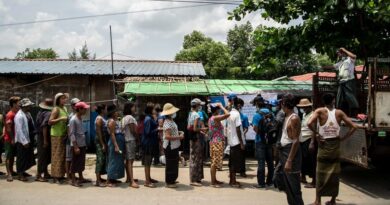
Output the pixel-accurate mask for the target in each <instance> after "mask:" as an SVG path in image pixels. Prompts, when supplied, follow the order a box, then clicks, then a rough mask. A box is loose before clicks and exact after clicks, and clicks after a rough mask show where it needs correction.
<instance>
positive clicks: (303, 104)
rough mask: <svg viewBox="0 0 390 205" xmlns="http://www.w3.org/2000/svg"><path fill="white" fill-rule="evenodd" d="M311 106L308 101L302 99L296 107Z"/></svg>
mask: <svg viewBox="0 0 390 205" xmlns="http://www.w3.org/2000/svg"><path fill="white" fill-rule="evenodd" d="M312 105H313V104H312V103H311V102H310V100H309V99H307V98H303V99H301V100H300V101H299V104H298V105H297V107H311V106H312Z"/></svg>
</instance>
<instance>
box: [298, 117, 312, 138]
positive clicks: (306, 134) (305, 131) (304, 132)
mask: <svg viewBox="0 0 390 205" xmlns="http://www.w3.org/2000/svg"><path fill="white" fill-rule="evenodd" d="M312 115H313V112H310V113H309V114H306V113H304V114H303V117H302V128H301V135H300V136H299V141H300V142H306V140H309V139H311V137H312V135H313V131H311V129H310V128H309V126H308V125H307V123H308V122H309V120H310V118H311V116H312Z"/></svg>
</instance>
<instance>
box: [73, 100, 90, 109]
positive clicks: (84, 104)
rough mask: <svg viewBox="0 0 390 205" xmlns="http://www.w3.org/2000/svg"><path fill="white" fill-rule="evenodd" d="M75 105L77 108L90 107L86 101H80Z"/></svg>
mask: <svg viewBox="0 0 390 205" xmlns="http://www.w3.org/2000/svg"><path fill="white" fill-rule="evenodd" d="M75 107H76V108H79V109H80V108H82V109H88V108H89V105H88V104H87V103H85V102H81V101H80V102H78V103H76V105H75Z"/></svg>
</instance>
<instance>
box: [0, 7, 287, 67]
mask: <svg viewBox="0 0 390 205" xmlns="http://www.w3.org/2000/svg"><path fill="white" fill-rule="evenodd" d="M3 2H4V1H3V0H0V22H1V23H8V22H20V21H25V20H26V19H29V16H28V15H31V14H33V15H34V16H33V18H31V17H30V19H31V20H34V19H35V20H42V19H51V18H61V17H65V16H66V17H69V16H84V15H91V14H104V13H113V12H123V11H142V10H153V9H161V8H167V7H178V6H189V5H192V4H188V3H187V4H185V3H172V2H155V1H147V0H110V1H107V0H74V1H73V2H74V3H63V4H61V11H72V13H55V12H54V11H56V9H58V8H55V7H54V6H56V4H53V3H49V2H51V0H42V2H40V3H41V4H42V6H39V7H38V6H37V7H30V6H24V7H18V4H28V3H31V0H17V3H14V4H9V5H8V4H7V5H6V4H5V3H3ZM196 5H197V6H198V7H194V8H186V9H184V8H183V9H174V10H165V11H154V12H152V11H151V12H142V13H135V14H128V15H120V16H111V17H101V18H90V19H85V20H75V21H62V22H48V23H42V24H30V25H24V26H18V27H3V28H1V27H0V39H2V40H1V41H0V48H7V49H0V57H3V56H6V57H11V58H12V57H14V56H15V55H16V53H17V52H18V51H21V50H24V49H25V48H27V47H29V48H53V49H54V50H56V51H57V52H58V53H59V54H60V57H61V58H67V57H68V56H67V53H68V52H70V51H72V50H73V48H76V49H80V48H81V46H82V45H83V44H84V42H85V41H86V42H87V44H88V48H89V50H90V51H91V53H95V52H96V54H97V57H103V56H105V55H107V54H109V53H110V41H109V30H108V27H109V25H111V26H112V29H113V44H114V52H117V53H121V54H125V55H129V56H136V57H138V58H142V59H167V60H172V59H173V58H174V56H175V54H176V52H178V51H179V50H180V49H181V45H182V41H183V37H184V35H185V34H188V33H191V32H192V31H193V30H199V31H201V32H203V33H205V34H206V35H207V36H210V37H212V38H214V39H215V40H218V41H226V34H227V31H228V30H229V29H231V28H233V27H234V25H235V24H243V23H246V21H247V20H250V21H251V22H252V24H253V25H254V26H257V25H259V24H262V25H269V26H281V25H280V24H277V23H276V22H273V21H266V20H264V19H263V18H261V16H260V14H259V13H257V14H256V13H254V14H249V15H248V16H247V17H246V18H244V19H243V20H242V21H240V22H236V21H230V20H228V19H227V17H228V15H227V12H228V11H231V10H232V9H233V8H234V7H233V6H226V5H225V6H223V5H213V6H200V5H199V4H196ZM62 7H63V8H62ZM23 9H28V12H26V11H23ZM34 9H39V10H37V11H34ZM21 12H23V14H25V13H28V14H25V15H23V16H21V15H19V14H20V13H21ZM118 58H119V56H118Z"/></svg>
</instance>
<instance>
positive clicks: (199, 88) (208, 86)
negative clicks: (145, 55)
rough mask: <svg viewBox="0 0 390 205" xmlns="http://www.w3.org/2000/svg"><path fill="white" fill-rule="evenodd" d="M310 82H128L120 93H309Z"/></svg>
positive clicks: (162, 94) (168, 94)
mask: <svg viewBox="0 0 390 205" xmlns="http://www.w3.org/2000/svg"><path fill="white" fill-rule="evenodd" d="M311 90H312V84H311V83H310V82H309V83H308V82H297V81H266V80H201V81H195V82H128V83H126V84H125V88H124V91H123V93H122V94H127V95H138V96H148V95H160V96H182V95H187V96H191V95H224V94H228V93H231V92H234V93H237V94H256V93H261V92H272V91H274V92H291V93H293V94H300V95H305V96H307V95H311Z"/></svg>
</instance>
